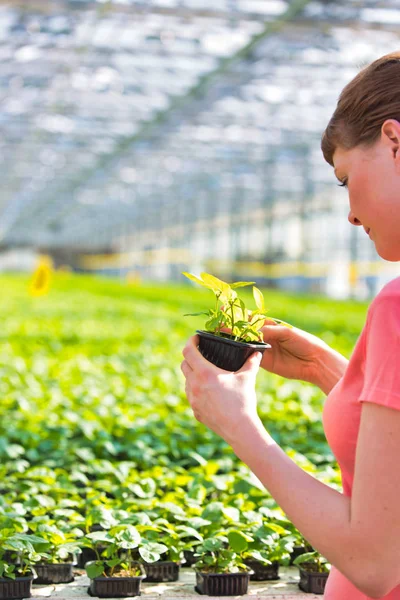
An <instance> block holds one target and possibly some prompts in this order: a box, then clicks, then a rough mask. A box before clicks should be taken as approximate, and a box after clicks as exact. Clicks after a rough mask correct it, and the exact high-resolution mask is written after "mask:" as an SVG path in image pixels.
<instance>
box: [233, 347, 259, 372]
mask: <svg viewBox="0 0 400 600" xmlns="http://www.w3.org/2000/svg"><path fill="white" fill-rule="evenodd" d="M261 360H262V353H261V352H253V354H252V355H251V356H250V357H249V358H248V359H247V360H246V362H245V363H244V365H243V367H242V368H241V369H240V370H239V371H237V372H238V373H253V372H254V373H257V371H258V369H259V366H260V363H261Z"/></svg>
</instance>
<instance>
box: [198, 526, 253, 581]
mask: <svg viewBox="0 0 400 600" xmlns="http://www.w3.org/2000/svg"><path fill="white" fill-rule="evenodd" d="M247 548H248V542H247V537H246V536H245V535H244V534H243V533H242V532H241V531H236V530H231V531H230V532H229V533H228V537H226V536H225V535H224V534H223V533H222V532H220V531H218V532H216V533H215V535H214V537H209V538H207V539H205V540H204V542H203V543H202V544H200V545H199V546H197V548H196V552H195V557H196V558H197V561H196V563H195V564H194V568H195V569H196V570H198V571H202V572H206V573H238V572H239V571H248V570H249V569H248V567H247V566H246V565H245V563H244V552H245V551H246V550H247Z"/></svg>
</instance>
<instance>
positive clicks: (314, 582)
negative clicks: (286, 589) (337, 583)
mask: <svg viewBox="0 0 400 600" xmlns="http://www.w3.org/2000/svg"><path fill="white" fill-rule="evenodd" d="M299 571H300V581H299V588H300V589H301V590H303V592H308V593H310V594H323V593H324V590H325V585H326V582H327V580H328V577H329V573H317V572H315V571H307V570H306V569H302V568H301V567H299Z"/></svg>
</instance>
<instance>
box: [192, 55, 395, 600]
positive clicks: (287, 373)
mask: <svg viewBox="0 0 400 600" xmlns="http://www.w3.org/2000/svg"><path fill="white" fill-rule="evenodd" d="M322 151H323V154H324V157H325V159H326V160H327V161H328V163H330V164H331V165H332V166H333V167H334V169H335V174H336V177H337V178H338V179H339V180H340V182H341V183H342V185H343V186H346V187H347V188H348V193H349V201H350V212H349V221H350V223H352V224H353V225H356V226H362V227H364V229H365V231H366V234H367V235H369V237H370V238H371V243H374V244H375V247H376V250H377V252H378V254H379V255H380V256H381V257H382V258H384V259H386V260H389V261H400V52H396V53H393V54H390V55H387V56H384V57H382V58H380V59H379V60H377V61H375V62H373V63H372V64H371V65H369V66H368V67H366V68H365V69H363V70H362V71H361V72H360V73H359V74H358V75H357V76H356V77H355V78H354V79H353V80H352V81H351V82H350V83H349V84H348V85H347V86H346V87H345V88H344V90H343V92H342V94H341V95H340V97H339V101H338V105H337V108H336V110H335V113H334V114H333V116H332V118H331V120H330V122H329V124H328V127H327V128H326V130H325V133H324V135H323V138H322ZM263 334H264V339H265V341H267V342H269V343H270V344H271V346H272V348H271V350H268V351H267V352H266V353H265V354H264V357H263V358H262V360H261V355H260V353H256V354H253V355H252V356H251V357H250V359H249V360H248V361H247V363H246V364H245V365H244V366H243V368H242V369H241V370H240V371H238V372H237V373H229V372H227V371H224V370H222V369H218V368H217V367H215V366H214V365H212V364H211V363H209V362H208V361H206V360H205V359H204V358H203V357H202V356H201V354H200V353H199V351H198V349H197V345H198V339H197V337H196V336H194V337H193V338H191V339H190V340H189V342H188V343H187V345H186V347H185V349H184V351H183V355H184V359H185V360H184V361H183V363H182V371H183V373H184V375H185V378H186V394H187V397H188V399H189V402H190V404H191V407H192V409H193V412H194V416H195V417H196V419H198V420H199V421H200V422H202V423H204V424H205V425H207V426H208V427H209V428H210V429H212V430H214V431H215V432H216V433H217V434H218V435H220V436H221V437H222V438H224V439H225V440H226V442H227V443H228V444H230V445H231V447H232V449H233V451H234V452H235V453H236V454H237V456H238V457H239V458H240V459H241V460H243V461H244V462H245V463H246V464H247V465H248V466H249V467H250V469H251V470H252V471H253V472H254V473H255V474H256V476H257V477H258V478H259V479H260V480H261V481H262V483H263V484H264V485H265V487H266V488H267V490H268V491H269V492H270V494H271V495H272V496H273V497H274V498H275V500H276V502H277V503H278V504H279V505H280V506H281V508H282V509H283V510H284V511H285V513H286V514H287V515H288V517H289V519H290V520H291V521H292V522H293V524H294V525H295V526H296V527H297V528H298V529H299V531H300V532H301V533H302V534H303V535H304V537H305V538H306V539H307V540H309V542H310V543H311V544H312V545H313V546H314V547H315V548H316V549H317V550H318V551H319V552H320V553H321V554H322V555H324V556H325V557H326V558H327V559H328V560H329V562H330V563H331V564H332V570H331V574H330V576H329V579H328V582H327V585H326V591H325V596H324V597H325V599H326V600H368V599H369V598H384V599H385V600H400V278H398V279H395V280H393V281H391V282H390V283H389V284H387V285H386V286H385V287H384V288H383V289H382V291H381V292H380V293H379V294H378V295H377V297H376V298H375V299H374V301H373V302H372V304H371V306H370V307H369V311H368V316H367V321H366V324H365V326H364V329H363V331H362V333H361V336H360V338H359V340H358V342H357V345H356V347H355V349H354V351H353V354H352V357H351V359H350V361H349V362H348V361H347V360H346V359H345V358H344V357H342V356H341V355H340V354H338V353H337V352H335V351H334V350H332V349H331V348H329V347H328V346H327V345H326V344H325V343H323V342H322V341H321V340H319V339H318V338H316V337H314V336H312V335H310V334H308V333H306V332H304V331H301V330H299V329H295V328H294V329H288V328H286V327H282V326H278V325H273V324H271V323H266V324H265V326H264V328H263ZM260 364H261V366H262V367H263V368H264V369H266V370H267V371H270V372H272V373H277V374H278V375H281V376H283V377H288V378H293V379H300V380H303V381H308V382H311V383H313V384H316V385H318V386H319V387H320V388H321V389H322V390H323V391H324V392H325V393H326V394H327V395H328V397H327V400H326V403H325V406H324V410H323V423H324V429H325V434H326V437H327V440H328V443H329V445H330V447H331V449H332V451H333V453H334V455H335V457H336V459H337V461H338V464H339V466H340V469H341V473H342V481H343V493H339V492H338V491H336V490H334V489H332V488H330V487H329V486H327V485H325V484H324V483H321V482H320V481H317V480H316V479H314V478H313V477H312V476H311V475H309V474H308V473H306V472H305V471H303V470H302V469H301V468H300V467H298V466H297V465H296V464H295V463H294V462H293V461H292V460H291V459H290V458H289V457H288V456H287V455H286V454H285V453H284V452H283V451H282V450H281V448H280V447H279V446H278V445H277V444H276V443H275V442H274V440H273V439H272V438H271V436H270V435H269V434H268V431H266V429H265V428H264V425H263V424H262V423H261V421H260V419H259V417H258V414H257V399H256V395H255V379H256V375H257V371H258V367H259V366H260ZM267 427H268V424H267Z"/></svg>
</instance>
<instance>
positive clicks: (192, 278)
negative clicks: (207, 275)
mask: <svg viewBox="0 0 400 600" xmlns="http://www.w3.org/2000/svg"><path fill="white" fill-rule="evenodd" d="M182 275H184V276H185V277H187V278H188V279H190V281H193V282H194V283H198V284H199V285H202V286H203V287H206V288H208V289H209V290H212V289H213V287H212V286H211V285H210V284H209V283H206V282H205V281H203V279H199V278H198V277H196V275H192V274H191V273H187V272H186V271H184V272H183V273H182Z"/></svg>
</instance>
